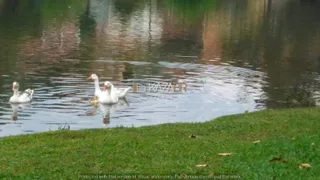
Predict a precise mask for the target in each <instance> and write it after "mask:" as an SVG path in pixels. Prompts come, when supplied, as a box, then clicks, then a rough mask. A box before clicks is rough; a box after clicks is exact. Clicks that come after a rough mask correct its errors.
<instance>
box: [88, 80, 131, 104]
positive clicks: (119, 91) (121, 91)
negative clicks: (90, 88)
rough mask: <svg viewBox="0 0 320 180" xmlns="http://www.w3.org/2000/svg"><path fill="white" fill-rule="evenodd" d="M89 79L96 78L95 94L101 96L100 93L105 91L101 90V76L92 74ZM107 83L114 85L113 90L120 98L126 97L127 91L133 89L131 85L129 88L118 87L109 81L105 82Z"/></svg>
mask: <svg viewBox="0 0 320 180" xmlns="http://www.w3.org/2000/svg"><path fill="white" fill-rule="evenodd" d="M88 79H92V80H94V95H95V96H97V97H99V96H100V94H101V93H102V92H103V91H101V89H100V87H99V78H98V76H97V75H96V74H91V76H89V77H88ZM107 82H108V83H107ZM106 83H107V84H109V85H112V90H113V91H114V92H115V94H116V95H117V96H118V98H124V97H125V96H126V94H127V92H128V91H129V90H130V89H131V87H128V88H116V87H114V86H113V84H112V83H111V82H109V81H106V82H105V84H106Z"/></svg>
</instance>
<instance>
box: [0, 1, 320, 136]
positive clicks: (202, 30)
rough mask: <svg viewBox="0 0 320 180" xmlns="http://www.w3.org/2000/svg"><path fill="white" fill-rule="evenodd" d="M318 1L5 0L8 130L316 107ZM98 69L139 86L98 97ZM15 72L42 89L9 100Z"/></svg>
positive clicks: (0, 126) (4, 117)
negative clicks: (25, 100) (145, 86)
mask: <svg viewBox="0 0 320 180" xmlns="http://www.w3.org/2000/svg"><path fill="white" fill-rule="evenodd" d="M319 9H320V2H319V1H317V0H309V1H302V0H301V1H300V0H282V1H280V0H279V1H271V0H237V1H234V0H216V1H215V0H198V1H194V0H184V1H179V0H134V1H131V0H87V1H86V0H82V1H79V0H61V1H53V0H46V1H38V0H0V43H1V46H0V62H1V66H0V90H1V93H0V97H1V99H0V136H8V135H16V134H22V133H33V132H43V131H49V130H56V129H59V128H61V127H65V126H67V124H68V125H69V126H70V129H83V128H103V127H106V128H109V127H117V126H126V127H131V126H134V127H138V126H146V125H155V124H161V123H174V122H203V121H207V120H210V119H212V118H216V117H219V116H223V115H228V114H235V113H243V112H245V111H249V112H251V111H256V110H260V109H266V108H289V107H307V106H317V105H318V104H319V82H320V76H319V72H320V20H319V17H320V11H319ZM91 73H96V74H97V75H98V76H99V77H100V82H101V85H102V82H104V81H106V80H109V81H111V82H112V83H114V85H115V86H119V87H128V86H131V85H132V83H139V82H144V81H150V82H151V81H152V82H157V83H162V82H163V83H166V82H171V81H185V82H186V83H187V91H186V92H185V91H182V92H160V91H159V92H147V91H144V92H143V91H139V92H133V91H130V92H129V93H128V94H127V97H126V99H125V100H123V101H120V102H119V103H118V104H116V105H113V106H107V105H100V106H98V107H95V106H93V105H92V104H91V103H90V99H92V98H93V96H94V85H93V82H92V81H90V80H87V77H88V76H89V75H90V74H91ZM13 81H18V82H19V83H20V88H21V90H24V89H26V88H33V89H34V90H35V95H34V100H33V102H32V103H30V104H26V105H11V104H9V103H8V100H9V98H10V96H11V95H12V90H11V85H12V82H13Z"/></svg>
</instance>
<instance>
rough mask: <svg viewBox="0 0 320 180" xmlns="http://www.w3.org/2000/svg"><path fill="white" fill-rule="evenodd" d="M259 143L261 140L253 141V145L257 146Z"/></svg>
mask: <svg viewBox="0 0 320 180" xmlns="http://www.w3.org/2000/svg"><path fill="white" fill-rule="evenodd" d="M259 142H260V140H257V141H253V142H252V143H253V144H256V143H259Z"/></svg>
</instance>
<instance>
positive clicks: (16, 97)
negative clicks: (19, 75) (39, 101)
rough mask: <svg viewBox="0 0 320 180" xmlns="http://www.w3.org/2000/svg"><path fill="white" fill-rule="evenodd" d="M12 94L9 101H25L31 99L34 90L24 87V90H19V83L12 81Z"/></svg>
mask: <svg viewBox="0 0 320 180" xmlns="http://www.w3.org/2000/svg"><path fill="white" fill-rule="evenodd" d="M12 91H13V96H11V98H10V99H9V102H10V103H27V102H30V101H32V98H33V93H34V90H32V89H26V90H25V91H24V92H20V91H19V83H17V82H13V83H12Z"/></svg>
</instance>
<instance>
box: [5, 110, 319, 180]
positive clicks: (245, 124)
mask: <svg viewBox="0 0 320 180" xmlns="http://www.w3.org/2000/svg"><path fill="white" fill-rule="evenodd" d="M319 128H320V109H317V108H304V109H287V110H264V111H260V112H254V113H245V114H240V115H231V116H225V117H221V118H218V119H215V120H212V121H208V122H205V123H175V124H163V125H157V126H150V127H140V128H114V129H90V130H80V131H70V130H62V131H55V132H47V133H37V134H31V135H21V136H13V137H5V138H0V179H3V178H4V179H40V178H42V179H78V178H79V177H80V175H81V174H91V175H92V174H100V175H106V176H107V175H113V176H116V175H119V176H120V175H127V176H128V175H143V176H144V177H146V176H147V175H163V176H169V175H171V176H173V177H179V176H180V177H183V176H191V175H192V176H196V175H202V176H209V175H211V177H217V176H218V175H225V176H227V175H229V176H231V175H233V177H234V178H232V177H229V179H236V177H241V179H319V178H320V150H319V146H320V131H319ZM190 135H195V136H193V138H190ZM257 140H260V142H259V143H253V142H254V141H257ZM218 153H232V155H231V156H219V155H218ZM274 158H278V159H274ZM272 159H273V161H270V160H272ZM301 163H308V164H310V165H311V167H310V168H301V169H300V168H299V164H301ZM199 164H200V165H203V164H206V165H207V166H206V167H197V165H199Z"/></svg>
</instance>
